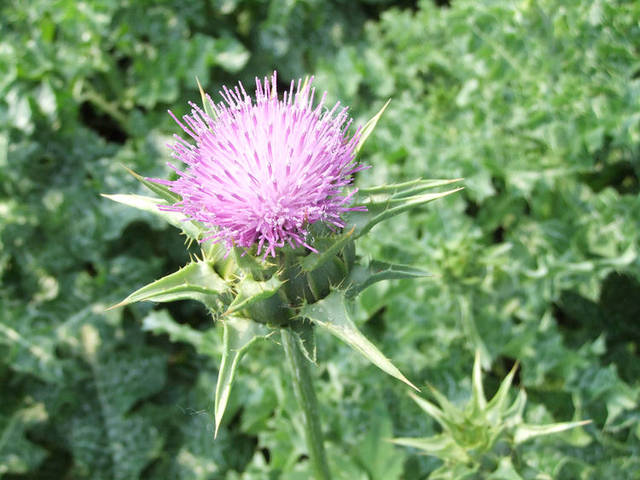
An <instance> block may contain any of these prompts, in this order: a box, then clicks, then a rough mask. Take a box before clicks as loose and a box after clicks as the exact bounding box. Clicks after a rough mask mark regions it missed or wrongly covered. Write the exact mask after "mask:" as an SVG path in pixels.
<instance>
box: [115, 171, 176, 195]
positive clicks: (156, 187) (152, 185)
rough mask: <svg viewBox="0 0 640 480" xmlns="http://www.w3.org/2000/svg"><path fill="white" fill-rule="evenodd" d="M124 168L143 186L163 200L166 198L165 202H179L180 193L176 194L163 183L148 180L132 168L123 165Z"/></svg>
mask: <svg viewBox="0 0 640 480" xmlns="http://www.w3.org/2000/svg"><path fill="white" fill-rule="evenodd" d="M124 168H125V170H126V171H127V172H129V174H131V175H132V176H133V177H134V178H135V179H136V180H138V181H139V182H140V183H142V184H143V185H144V186H145V187H147V188H148V189H149V190H151V191H152V192H153V193H155V194H156V195H158V196H159V197H160V198H162V199H164V200H166V201H167V202H170V203H175V202H179V201H180V195H177V194H175V193H173V192H172V191H171V190H169V189H168V188H167V187H166V186H165V185H160V184H159V183H156V182H152V181H151V180H148V179H146V178H144V177H143V176H142V175H139V174H137V173H136V172H134V171H133V170H131V169H130V168H128V167H124Z"/></svg>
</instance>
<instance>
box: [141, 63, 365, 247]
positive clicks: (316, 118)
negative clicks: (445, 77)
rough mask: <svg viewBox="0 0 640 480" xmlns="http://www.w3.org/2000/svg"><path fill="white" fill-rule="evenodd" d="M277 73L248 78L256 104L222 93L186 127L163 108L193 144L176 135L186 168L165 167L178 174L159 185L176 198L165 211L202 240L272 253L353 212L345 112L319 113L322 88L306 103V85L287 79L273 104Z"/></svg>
mask: <svg viewBox="0 0 640 480" xmlns="http://www.w3.org/2000/svg"><path fill="white" fill-rule="evenodd" d="M276 81H277V77H276V73H275V72H274V73H273V75H272V77H271V79H270V80H269V79H267V78H266V77H265V79H264V81H263V82H261V81H260V80H259V79H258V78H256V93H255V102H254V101H253V100H252V98H251V97H250V96H249V95H247V93H246V92H245V90H244V87H243V86H242V84H241V83H240V84H238V86H237V87H235V88H234V89H233V90H231V89H228V88H227V87H223V91H222V92H220V95H221V96H222V98H223V99H224V103H219V104H214V103H213V102H212V101H211V99H210V98H209V97H208V96H207V101H208V103H209V104H210V106H211V111H209V113H211V116H210V115H209V114H207V113H206V112H205V111H203V109H201V108H199V107H198V106H197V105H195V104H194V103H190V105H191V107H192V110H191V114H190V115H185V116H184V117H182V118H183V120H184V123H183V122H181V121H180V120H178V119H177V118H176V117H175V115H173V113H171V112H169V113H170V114H171V116H172V117H173V118H174V120H175V121H176V122H177V123H178V124H179V125H180V127H182V129H183V130H184V131H185V132H186V133H187V134H188V135H189V136H190V137H191V138H192V139H193V140H194V141H195V144H193V143H189V142H187V141H185V140H184V139H182V138H181V137H180V136H178V135H176V139H177V141H176V143H175V144H173V145H171V149H172V150H173V157H174V158H176V159H177V160H179V161H181V162H182V163H184V164H185V165H186V167H187V168H186V169H185V170H181V169H180V168H178V167H176V166H174V165H172V164H169V166H170V167H171V168H173V169H174V170H175V171H176V172H177V174H178V175H179V178H178V179H177V180H175V181H167V180H154V181H156V182H160V183H163V184H165V185H167V186H168V187H169V189H170V190H172V191H173V192H174V193H177V194H179V195H180V196H181V197H182V200H181V201H180V202H178V203H175V204H174V205H170V206H165V207H163V208H164V209H166V210H170V211H177V212H181V213H183V214H184V215H185V216H186V217H187V218H189V219H190V220H196V221H199V222H201V223H202V224H203V225H205V227H206V228H207V229H210V235H208V236H207V237H206V239H212V240H214V241H221V242H223V243H224V244H225V245H226V247H227V249H230V248H231V247H233V246H239V247H245V248H249V247H251V246H253V245H254V244H255V245H257V254H258V255H260V253H261V252H264V257H266V256H268V255H271V256H275V252H276V248H281V247H283V246H285V245H286V244H289V245H291V246H292V247H297V246H300V245H303V246H305V247H306V248H308V249H309V250H312V251H315V250H314V248H313V247H312V246H311V245H310V244H309V240H308V235H309V229H308V228H309V225H310V224H313V223H316V222H324V223H325V224H327V225H328V226H329V228H332V229H333V228H336V227H337V228H342V227H343V226H344V223H343V222H342V220H341V214H343V213H344V212H346V211H349V210H363V208H361V207H351V206H349V204H350V203H351V199H352V196H353V194H354V193H355V189H354V190H351V191H350V192H345V191H344V189H345V187H346V186H347V185H349V184H350V183H351V182H352V178H353V174H354V173H355V172H357V171H358V170H361V169H362V168H363V167H362V166H361V165H359V164H358V163H357V162H356V161H355V152H356V145H357V141H358V137H359V135H358V132H356V133H355V134H354V135H352V136H349V135H348V130H349V126H350V125H351V119H350V118H349V116H348V114H347V108H345V107H341V106H340V103H339V102H338V103H336V104H335V106H334V107H333V108H332V109H330V110H329V109H327V108H325V106H324V105H325V97H326V92H325V93H324V94H323V96H322V99H321V100H320V102H319V103H318V105H317V106H315V107H314V106H313V101H314V94H315V89H314V88H311V81H310V82H305V83H304V84H303V83H302V82H301V81H300V80H298V84H297V87H296V85H295V82H293V81H292V82H291V86H290V88H289V91H288V92H284V95H283V97H282V99H278V93H277V86H276Z"/></svg>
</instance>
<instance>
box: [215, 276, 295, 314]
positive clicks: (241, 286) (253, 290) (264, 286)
mask: <svg viewBox="0 0 640 480" xmlns="http://www.w3.org/2000/svg"><path fill="white" fill-rule="evenodd" d="M283 283H284V282H282V280H280V279H279V278H278V277H277V276H275V275H274V276H272V277H271V278H270V279H269V280H266V281H264V282H258V281H256V280H254V279H253V278H251V277H250V276H246V277H245V278H243V279H242V280H241V281H240V282H239V283H238V285H237V286H236V289H237V292H238V293H237V295H236V297H235V298H234V300H233V302H231V305H229V308H227V311H226V312H225V315H229V314H232V313H234V312H237V311H239V310H242V309H243V308H247V307H249V306H250V305H252V304H254V303H256V302H258V301H259V300H265V299H267V298H269V297H271V296H273V295H274V294H275V293H276V292H277V291H278V290H279V289H280V287H281V286H282V284H283Z"/></svg>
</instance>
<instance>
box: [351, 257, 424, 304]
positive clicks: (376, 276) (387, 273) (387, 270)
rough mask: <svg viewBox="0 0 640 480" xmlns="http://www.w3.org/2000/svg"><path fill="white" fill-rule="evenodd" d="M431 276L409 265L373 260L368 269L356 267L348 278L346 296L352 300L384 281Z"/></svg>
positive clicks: (360, 266)
mask: <svg viewBox="0 0 640 480" xmlns="http://www.w3.org/2000/svg"><path fill="white" fill-rule="evenodd" d="M430 275H431V274H430V273H429V272H427V271H426V270H423V269H421V268H415V267H410V266H408V265H397V264H393V263H387V262H381V261H378V260H372V261H371V262H369V265H367V266H366V267H365V266H363V265H356V266H355V267H354V268H353V270H352V271H351V272H350V273H349V277H348V278H347V281H346V283H347V285H348V287H347V290H346V295H347V296H348V297H350V298H354V297H356V296H358V295H359V294H360V293H361V292H362V291H363V290H365V289H366V288H368V287H370V286H371V285H373V284H374V283H377V282H381V281H382V280H399V279H402V278H420V277H428V276H430Z"/></svg>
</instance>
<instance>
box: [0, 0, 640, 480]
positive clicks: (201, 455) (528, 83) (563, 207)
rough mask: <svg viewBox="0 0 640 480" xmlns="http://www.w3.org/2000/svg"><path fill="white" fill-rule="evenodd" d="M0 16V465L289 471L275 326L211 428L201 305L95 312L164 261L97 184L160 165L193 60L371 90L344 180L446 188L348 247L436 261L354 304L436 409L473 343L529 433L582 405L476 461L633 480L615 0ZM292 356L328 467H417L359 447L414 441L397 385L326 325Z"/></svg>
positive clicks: (212, 344)
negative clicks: (561, 427)
mask: <svg viewBox="0 0 640 480" xmlns="http://www.w3.org/2000/svg"><path fill="white" fill-rule="evenodd" d="M0 33H1V34H0V72H1V74H0V276H1V279H2V283H1V285H2V290H1V292H0V385H1V389H0V477H1V478H3V479H36V478H37V479H41V478H42V479H46V478H51V479H60V478H66V479H84V478H87V479H88V478H91V479H126V480H132V479H137V478H141V479H164V478H166V479H194V480H195V479H222V478H225V479H265V478H273V479H276V478H283V479H298V478H300V479H306V478H308V473H307V468H308V466H307V462H306V457H305V450H304V447H303V445H304V441H303V435H302V431H301V423H300V422H301V419H300V417H299V413H298V411H297V408H296V406H295V401H294V399H293V396H292V393H291V389H290V385H289V384H288V377H287V371H286V369H285V366H284V362H283V357H282V355H281V352H280V347H279V345H277V344H276V342H275V340H274V341H267V342H263V343H261V344H259V345H258V347H257V348H256V349H255V350H252V352H251V353H250V354H249V355H247V356H246V357H245V359H244V360H243V363H242V364H241V366H240V373H239V376H238V381H237V384H236V386H234V391H233V393H232V398H231V405H230V406H229V407H228V413H227V415H226V423H225V425H224V426H223V428H222V431H221V433H220V435H219V438H218V439H217V440H216V441H215V442H214V440H213V434H212V405H213V397H212V395H213V390H214V387H215V381H216V375H217V367H218V366H219V365H218V363H217V362H218V360H216V359H217V358H218V355H217V354H218V353H219V350H220V340H219V338H218V329H215V328H211V320H210V318H208V317H207V315H206V312H205V311H204V310H203V309H202V308H201V307H200V306H199V305H197V304H194V303H189V302H179V303H176V304H169V305H166V306H162V307H161V308H159V307H154V305H151V304H141V305H133V306H131V307H127V308H125V309H119V310H114V311H109V312H105V308H106V307H107V306H109V305H111V304H113V303H115V302H116V301H118V300H120V299H122V298H124V297H125V296H126V295H127V294H129V293H130V292H131V291H133V290H134V289H135V288H138V287H140V286H142V285H144V284H145V283H148V282H149V281H151V280H153V279H155V278H158V277H160V276H162V275H164V274H167V273H170V272H171V271H174V270H176V269H177V268H178V267H179V266H180V265H182V264H184V263H185V262H186V260H187V259H188V253H187V251H186V250H185V247H184V245H183V239H182V238H181V237H180V236H179V235H178V232H177V231H176V230H175V229H173V228H171V227H168V226H167V225H165V224H162V223H160V222H159V221H158V220H156V219H154V218H153V217H151V216H150V215H145V214H144V213H142V212H139V211H136V210H133V209H128V208H126V207H124V206H121V205H118V204H116V203H113V202H109V201H107V200H105V199H103V198H101V197H100V196H99V193H101V192H107V193H113V192H127V193H137V192H139V193H142V191H141V187H140V186H139V185H138V184H137V182H136V181H135V180H134V179H133V178H131V177H130V176H129V175H128V174H127V173H126V171H125V170H124V169H123V168H122V165H125V166H127V167H130V168H133V169H134V170H136V171H138V172H141V173H142V174H144V175H147V176H165V175H167V174H168V169H167V168H166V167H165V162H166V161H167V160H168V153H167V149H166V148H165V144H166V143H167V142H169V141H170V135H171V134H172V133H173V132H175V131H176V127H175V126H174V125H173V122H172V120H171V119H170V118H169V116H168V115H167V114H166V110H167V109H168V108H171V109H172V110H173V111H174V112H176V113H178V114H182V113H184V112H186V110H187V106H186V101H187V100H197V99H198V98H199V94H198V93H197V89H196V84H195V80H194V77H196V76H197V77H198V78H199V79H200V81H201V82H202V84H203V85H204V86H205V88H206V89H207V90H208V91H210V92H212V93H215V92H217V91H218V89H219V87H220V86H221V85H222V84H225V83H226V84H233V83H235V82H236V81H237V80H243V81H244V82H245V85H251V84H252V83H253V78H254V77H255V76H256V75H258V76H263V75H267V74H269V73H270V72H271V71H272V70H273V69H277V70H278V72H279V75H280V78H281V81H282V82H283V83H287V82H288V81H289V80H290V79H292V78H298V77H300V76H304V75H306V74H309V73H312V74H313V73H315V74H316V84H317V86H318V88H320V89H323V90H324V89H327V90H329V92H330V96H331V98H332V99H333V100H337V99H340V100H341V101H342V102H343V103H346V104H348V105H351V109H352V110H351V111H352V114H353V115H354V117H355V118H356V120H357V122H358V124H362V123H363V122H364V121H365V120H366V119H367V118H369V117H370V116H371V115H372V114H373V113H375V112H376V111H377V110H378V109H379V108H380V106H381V105H382V104H383V103H384V101H386V99H387V98H392V103H391V105H390V107H389V109H388V110H387V112H386V113H385V116H384V117H383V119H382V120H381V122H380V123H379V126H378V128H377V129H376V131H375V133H374V135H373V136H372V137H371V138H370V139H369V141H368V143H367V145H366V146H365V151H364V159H365V160H366V162H367V163H369V164H370V165H371V166H372V168H371V169H369V170H367V171H366V172H364V173H363V174H362V175H360V176H359V178H358V183H359V184H360V185H373V184H376V183H385V182H386V183H389V182H393V181H401V180H407V179H413V178H415V177H419V176H422V177H425V178H438V177H440V178H454V177H465V182H464V183H465V185H466V189H465V191H464V192H463V193H462V194H458V195H457V196H453V197H449V198H447V199H445V200H441V201H440V202H438V203H436V204H433V206H431V207H430V208H428V209H426V210H424V211H421V212H419V213H413V214H411V215H405V216H402V217H398V218H396V219H393V220H392V221H391V222H389V223H386V224H383V225H381V226H378V227H377V228H376V229H374V230H373V232H372V233H371V234H370V236H369V237H367V238H366V240H364V241H362V242H361V244H360V254H361V255H363V256H365V257H366V256H375V257H376V258H379V259H384V260H389V261H395V262H400V263H408V264H414V265H416V266H419V267H423V268H426V269H428V270H430V271H431V272H433V273H434V275H435V276H434V278H432V279H425V280H420V281H396V282H391V283H388V284H382V285H381V284H379V285H377V286H374V287H371V288H370V289H369V290H367V291H366V292H365V293H364V294H363V295H362V296H361V298H360V300H359V304H360V305H359V307H360V308H359V321H360V322H361V326H362V328H363V329H364V330H365V332H366V333H367V334H368V335H369V336H370V337H371V338H372V339H374V341H375V342H376V343H377V344H378V345H379V346H380V347H381V349H382V350H383V351H384V352H385V353H386V354H387V355H388V356H389V357H390V358H392V359H393V360H394V362H395V363H396V365H398V366H399V367H400V368H401V369H402V370H403V371H404V372H405V373H407V375H408V377H409V378H410V379H411V380H412V381H413V382H414V383H416V384H417V385H420V386H424V385H425V384H426V382H430V383H432V384H433V385H435V386H436V387H437V388H438V389H439V390H440V391H442V392H444V393H445V394H446V395H447V396H448V398H449V399H450V400H452V401H454V402H457V401H464V400H465V399H466V398H468V396H469V392H470V388H471V387H470V381H469V375H470V371H471V365H472V363H473V354H474V351H475V350H476V349H479V350H480V352H481V359H482V363H483V367H484V369H485V370H486V372H487V373H486V375H485V376H486V380H485V386H486V388H487V391H488V393H489V394H491V393H492V392H493V391H495V389H496V388H497V386H498V384H499V382H500V380H501V379H502V378H503V377H504V376H505V375H506V373H507V372H508V371H509V369H510V368H511V366H512V365H513V363H514V362H515V361H516V360H517V361H519V362H520V363H521V370H520V371H519V374H518V376H517V378H516V381H517V384H518V385H519V386H520V387H524V388H525V389H526V390H527V393H528V396H529V402H528V406H527V410H526V413H525V415H526V418H527V421H529V422H530V423H548V422H552V421H567V420H572V419H592V420H593V423H592V424H591V425H590V426H588V427H586V428H584V429H580V430H574V431H569V432H566V433H563V434H560V435H556V436H551V437H545V438H542V439H539V440H534V441H531V442H529V443H527V444H525V445H524V446H523V447H522V448H521V449H519V450H518V451H517V452H516V453H514V454H513V458H512V462H513V465H514V466H515V470H516V471H517V474H518V475H519V477H517V476H500V475H499V472H498V473H496V472H495V471H494V472H493V476H492V477H490V478H520V477H521V478H566V479H574V478H581V479H600V478H616V479H625V478H629V479H633V478H639V477H638V472H639V471H640V451H639V450H640V423H639V417H640V415H639V410H638V401H639V393H640V392H639V390H640V382H639V381H638V378H639V373H640V367H639V365H640V362H639V358H638V355H639V354H638V343H639V341H640V326H639V324H638V321H639V319H640V260H639V257H638V249H639V247H640V245H639V240H640V239H639V235H640V197H639V195H638V192H639V185H638V177H639V175H640V50H639V49H640V43H639V41H638V39H640V4H638V2H634V1H631V0H630V1H623V0H614V1H600V0H593V1H589V2H584V1H583V2H580V1H577V0H572V1H568V2H564V1H559V0H539V1H531V0H528V1H524V0H521V1H517V2H499V1H491V0H483V1H471V0H452V2H451V5H450V6H447V5H445V4H441V5H436V4H435V3H433V2H432V1H431V0H423V1H420V2H417V4H416V3H415V2H409V1H397V2H393V1H385V0H363V1H359V2H356V1H349V0H333V1H321V0H272V1H266V0H202V1H194V2H181V1H177V0H161V1H151V0H142V1H134V0H128V1H120V0H87V1H72V0H34V1H30V2H20V1H18V0H8V1H5V2H2V6H1V7H0ZM167 332H170V335H168V334H167ZM319 356H320V361H319V364H318V367H317V368H315V374H316V377H317V378H316V384H317V387H318V390H319V399H320V404H321V409H322V415H323V418H324V421H325V428H326V436H327V447H328V453H329V457H330V462H331V464H332V465H333V469H334V470H335V472H337V478H344V479H349V480H351V479H370V480H383V479H384V480H393V479H401V478H404V479H421V478H427V477H428V475H429V472H431V471H433V470H434V469H435V468H437V467H438V465H439V461H438V460H436V459H433V458H430V457H423V456H420V455H417V453H416V452H415V451H411V450H406V449H401V448H399V447H396V446H393V445H391V444H390V443H388V442H386V441H385V440H386V439H388V438H391V437H392V436H399V437H424V436H428V435H430V434H432V433H434V432H436V431H437V425H435V424H434V422H433V421H432V420H430V419H429V418H427V417H425V416H424V415H423V414H422V413H421V412H420V410H419V409H418V408H417V407H416V406H415V405H414V404H413V403H412V401H411V400H410V399H409V398H408V397H407V395H406V388H405V387H404V386H403V385H401V384H400V383H399V382H394V381H393V380H392V379H390V378H387V377H385V376H384V374H383V373H382V372H380V371H378V370H376V369H375V368H374V367H372V366H369V365H367V364H366V363H365V362H364V361H363V360H361V359H360V358H358V357H357V356H355V355H353V354H352V353H351V352H350V351H349V349H348V348H347V347H345V346H343V345H339V344H337V343H336V342H335V341H333V340H332V339H329V338H325V337H322V336H321V337H320V338H319ZM486 468H487V472H491V471H492V468H493V467H492V466H491V465H489V466H487V467H486ZM540 472H542V473H540ZM487 475H489V473H487ZM478 478H484V477H478ZM486 478H489V477H488V476H487V477H486Z"/></svg>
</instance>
